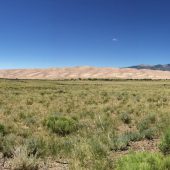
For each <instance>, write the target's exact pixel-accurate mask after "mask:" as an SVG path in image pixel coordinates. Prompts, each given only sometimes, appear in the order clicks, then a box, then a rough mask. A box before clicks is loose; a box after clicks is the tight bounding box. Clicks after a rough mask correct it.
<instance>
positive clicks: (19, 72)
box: [0, 67, 170, 79]
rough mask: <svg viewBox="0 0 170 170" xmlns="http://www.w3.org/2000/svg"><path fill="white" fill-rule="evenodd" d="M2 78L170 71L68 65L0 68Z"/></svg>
mask: <svg viewBox="0 0 170 170" xmlns="http://www.w3.org/2000/svg"><path fill="white" fill-rule="evenodd" d="M0 78H9V79H77V78H83V79H86V78H111V79H112V78H113V79H170V71H158V70H145V69H143V70H137V69H130V68H123V69H120V68H109V67H66V68H49V69H11V70H0Z"/></svg>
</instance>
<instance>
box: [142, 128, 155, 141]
mask: <svg viewBox="0 0 170 170" xmlns="http://www.w3.org/2000/svg"><path fill="white" fill-rule="evenodd" d="M155 134H156V129H155V128H150V129H147V130H144V131H143V132H142V133H141V135H142V136H143V138H146V139H149V140H151V139H153V138H154V136H155Z"/></svg>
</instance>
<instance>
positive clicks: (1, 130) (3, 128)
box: [0, 124, 6, 135]
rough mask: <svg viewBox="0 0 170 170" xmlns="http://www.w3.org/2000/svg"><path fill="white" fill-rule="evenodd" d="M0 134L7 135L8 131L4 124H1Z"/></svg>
mask: <svg viewBox="0 0 170 170" xmlns="http://www.w3.org/2000/svg"><path fill="white" fill-rule="evenodd" d="M0 134H1V135H5V134H6V129H5V126H4V125H3V124H0Z"/></svg>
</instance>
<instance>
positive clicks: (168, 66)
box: [128, 64, 170, 71]
mask: <svg viewBox="0 0 170 170" xmlns="http://www.w3.org/2000/svg"><path fill="white" fill-rule="evenodd" d="M128 68H136V69H150V70H162V71H170V64H165V65H162V64H157V65H144V64H141V65H137V66H131V67H128Z"/></svg>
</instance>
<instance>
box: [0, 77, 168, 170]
mask: <svg viewBox="0 0 170 170" xmlns="http://www.w3.org/2000/svg"><path fill="white" fill-rule="evenodd" d="M169 124H170V81H168V80H167V81H164V80H160V81H149V80H148V81H144V80H143V81H139V80H138V81H135V80H133V81H130V80H119V81H118V80H117V81H116V80H113V81H101V80H100V81H99V80H95V81H92V80H91V81H88V80H76V81H74V80H72V81H45V80H5V79H1V80H0V138H1V140H0V153H1V159H0V161H1V167H3V168H4V169H5V168H9V169H15V170H22V169H23V170H24V169H25V170H37V169H43V168H45V167H46V169H49V170H50V169H51V170H52V169H73V170H74V169H76V170H81V169H82V170H83V169H89V170H107V169H116V170H124V169H126V170H131V169H132V170H136V169H139V170H140V169H141V170H145V169H146V170H156V169H158V170H161V169H165V170H166V169H167V170H168V169H170V157H169V154H170V132H169V131H168V128H169Z"/></svg>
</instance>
